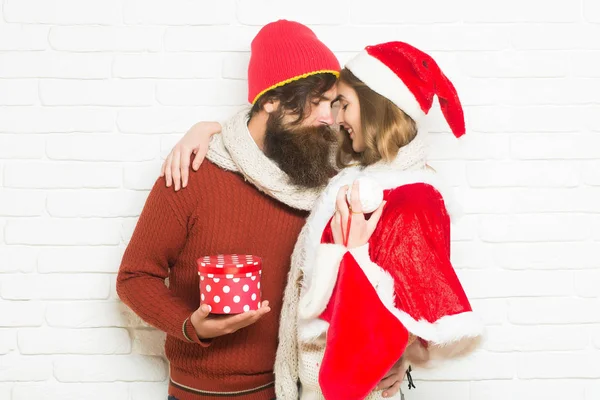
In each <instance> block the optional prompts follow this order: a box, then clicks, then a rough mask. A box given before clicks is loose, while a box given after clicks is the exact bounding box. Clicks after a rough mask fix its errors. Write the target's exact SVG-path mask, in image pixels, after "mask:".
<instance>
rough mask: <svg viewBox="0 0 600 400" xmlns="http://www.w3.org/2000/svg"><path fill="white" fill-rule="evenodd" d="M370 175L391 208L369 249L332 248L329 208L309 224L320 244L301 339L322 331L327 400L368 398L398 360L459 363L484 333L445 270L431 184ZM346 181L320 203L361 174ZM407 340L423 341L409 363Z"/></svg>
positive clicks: (440, 204)
mask: <svg viewBox="0 0 600 400" xmlns="http://www.w3.org/2000/svg"><path fill="white" fill-rule="evenodd" d="M369 172H370V174H369V175H370V176H369V177H370V178H373V179H376V180H377V181H378V182H379V183H380V184H382V185H383V186H384V187H385V188H386V190H385V191H384V199H385V200H387V204H386V206H385V209H384V211H383V214H382V217H381V219H380V221H379V223H378V226H377V229H376V230H375V232H374V233H373V235H372V237H371V239H370V240H369V243H368V244H367V245H365V246H362V247H361V248H357V249H352V250H350V251H348V250H347V249H345V248H343V246H340V245H334V244H332V243H333V238H332V235H331V229H330V226H329V222H330V218H329V219H325V218H323V217H324V216H325V215H327V213H328V212H330V213H331V214H329V215H330V217H331V215H332V214H333V210H331V209H329V207H324V208H327V210H323V212H322V213H321V218H316V220H315V222H314V225H316V226H319V224H320V225H321V228H322V229H321V232H322V235H321V238H320V244H317V245H316V246H315V249H314V252H315V260H316V261H315V264H314V267H313V268H312V271H310V272H312V274H310V272H309V274H310V275H311V276H310V277H309V279H308V282H307V286H308V287H307V288H306V291H305V294H304V296H303V297H301V300H300V306H299V313H300V317H301V320H302V319H304V323H303V324H301V325H300V328H299V329H300V337H301V338H302V337H304V338H305V339H307V338H310V337H311V336H316V335H317V334H318V333H319V331H321V330H324V329H327V344H326V348H325V355H324V358H323V363H322V365H321V369H320V373H319V383H320V386H321V389H322V391H323V394H324V396H325V397H326V398H327V399H328V400H330V399H345V400H347V399H362V398H364V397H365V396H366V395H367V394H368V393H369V392H370V391H371V390H372V389H373V388H374V387H375V386H376V385H377V383H378V382H379V380H380V379H381V378H382V377H383V376H384V375H385V373H387V371H388V370H389V369H390V368H391V366H392V365H393V364H394V363H395V362H396V361H397V360H398V359H399V358H400V356H401V355H402V354H403V353H404V355H405V358H406V359H407V362H410V363H413V364H415V363H416V364H419V363H426V362H429V361H430V360H435V359H443V358H451V357H455V356H458V355H462V354H465V353H466V352H468V351H469V350H472V349H473V348H474V347H475V345H476V344H477V342H478V339H479V338H480V336H481V334H482V330H483V328H482V324H481V321H480V320H479V319H478V318H477V317H476V316H475V315H474V314H473V312H472V309H471V306H470V304H469V301H468V299H467V296H466V294H465V292H464V290H463V288H462V286H461V284H460V282H459V280H458V278H457V276H456V273H455V271H454V269H453V267H452V265H451V262H450V217H449V214H448V211H447V206H446V202H445V201H444V198H443V197H442V195H441V193H440V190H438V189H436V186H437V187H439V186H438V184H436V183H435V180H436V179H435V178H434V175H433V174H431V173H427V172H424V171H420V172H417V173H408V172H404V173H400V174H398V171H385V170H384V171H380V172H378V171H372V170H371V171H369ZM347 175H348V176H346V177H345V179H339V180H338V182H337V184H336V185H332V186H333V187H331V188H329V189H328V192H329V195H325V197H331V196H332V195H333V192H336V193H337V189H336V188H339V187H340V186H342V185H343V184H347V183H348V182H349V181H352V180H354V179H356V178H358V177H360V176H361V175H364V174H361V173H356V172H355V173H349V174H347ZM329 203H330V199H329V200H325V202H324V204H325V205H327V204H329ZM317 214H319V211H318V210H317ZM323 221H325V225H324V226H323ZM313 236H314V235H313ZM315 239H316V238H314V237H313V239H312V240H313V241H314V240H315ZM309 247H310V246H309ZM308 252H309V253H310V249H309V251H308ZM309 259H310V258H309ZM306 272H307V271H305V273H306ZM317 317H318V318H317ZM409 333H410V334H412V335H414V336H416V337H417V338H418V339H419V340H418V341H416V342H415V344H413V345H411V346H410V348H409V350H408V351H407V352H406V353H405V350H406V346H407V344H408V337H409Z"/></svg>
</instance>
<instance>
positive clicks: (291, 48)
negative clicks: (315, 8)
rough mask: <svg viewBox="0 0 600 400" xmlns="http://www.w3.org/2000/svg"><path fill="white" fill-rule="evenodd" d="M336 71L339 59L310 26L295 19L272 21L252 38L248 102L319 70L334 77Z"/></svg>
mask: <svg viewBox="0 0 600 400" xmlns="http://www.w3.org/2000/svg"><path fill="white" fill-rule="evenodd" d="M339 72H340V63H339V61H338V60H337V58H336V57H335V55H334V54H333V53H332V52H331V50H329V49H328V48H327V46H325V45H324V44H323V43H322V42H321V41H320V40H319V39H318V38H317V36H316V35H315V34H314V32H313V31H312V30H310V28H308V27H307V26H305V25H302V24H300V23H298V22H294V21H286V20H279V21H276V22H272V23H270V24H267V25H265V26H264V27H263V28H262V29H261V30H260V31H259V32H258V34H257V35H256V37H255V38H254V40H252V45H251V53H250V63H249V64H248V102H249V103H254V102H255V101H256V100H257V99H258V98H259V97H260V96H261V95H262V94H263V93H265V92H267V91H268V90H270V89H274V88H276V87H278V86H283V85H285V84H286V83H289V82H291V81H294V80H296V79H301V78H305V77H307V76H310V75H314V74H318V73H331V74H334V75H336V76H337V75H338V74H339Z"/></svg>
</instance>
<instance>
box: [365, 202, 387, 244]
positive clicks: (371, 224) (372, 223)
mask: <svg viewBox="0 0 600 400" xmlns="http://www.w3.org/2000/svg"><path fill="white" fill-rule="evenodd" d="M386 203H387V201H382V202H381V204H380V205H379V207H377V210H375V211H374V212H373V214H371V218H369V220H368V221H367V227H368V229H367V232H368V234H369V237H371V235H372V234H373V232H375V229H376V228H377V223H378V222H379V219H380V218H381V214H383V209H384V208H385V205H386Z"/></svg>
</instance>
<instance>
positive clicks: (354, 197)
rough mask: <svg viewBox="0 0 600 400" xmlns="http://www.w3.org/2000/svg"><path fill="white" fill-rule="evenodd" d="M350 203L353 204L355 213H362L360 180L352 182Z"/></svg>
mask: <svg viewBox="0 0 600 400" xmlns="http://www.w3.org/2000/svg"><path fill="white" fill-rule="evenodd" d="M350 196H351V197H350V205H351V206H352V212H353V213H362V203H361V202H360V188H359V186H358V181H357V180H356V181H354V183H353V184H352V191H351V193H350Z"/></svg>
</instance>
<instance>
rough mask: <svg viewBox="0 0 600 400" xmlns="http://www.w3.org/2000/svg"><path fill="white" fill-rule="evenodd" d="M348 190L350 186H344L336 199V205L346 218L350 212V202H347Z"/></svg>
mask: <svg viewBox="0 0 600 400" xmlns="http://www.w3.org/2000/svg"><path fill="white" fill-rule="evenodd" d="M346 192H348V186H347V185H346V186H342V187H341V188H340V190H339V191H338V194H337V198H336V200H335V206H336V208H337V210H338V211H339V213H340V215H341V216H342V218H343V219H344V220H346V219H347V218H348V214H349V213H350V211H349V210H348V203H347V202H346Z"/></svg>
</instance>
